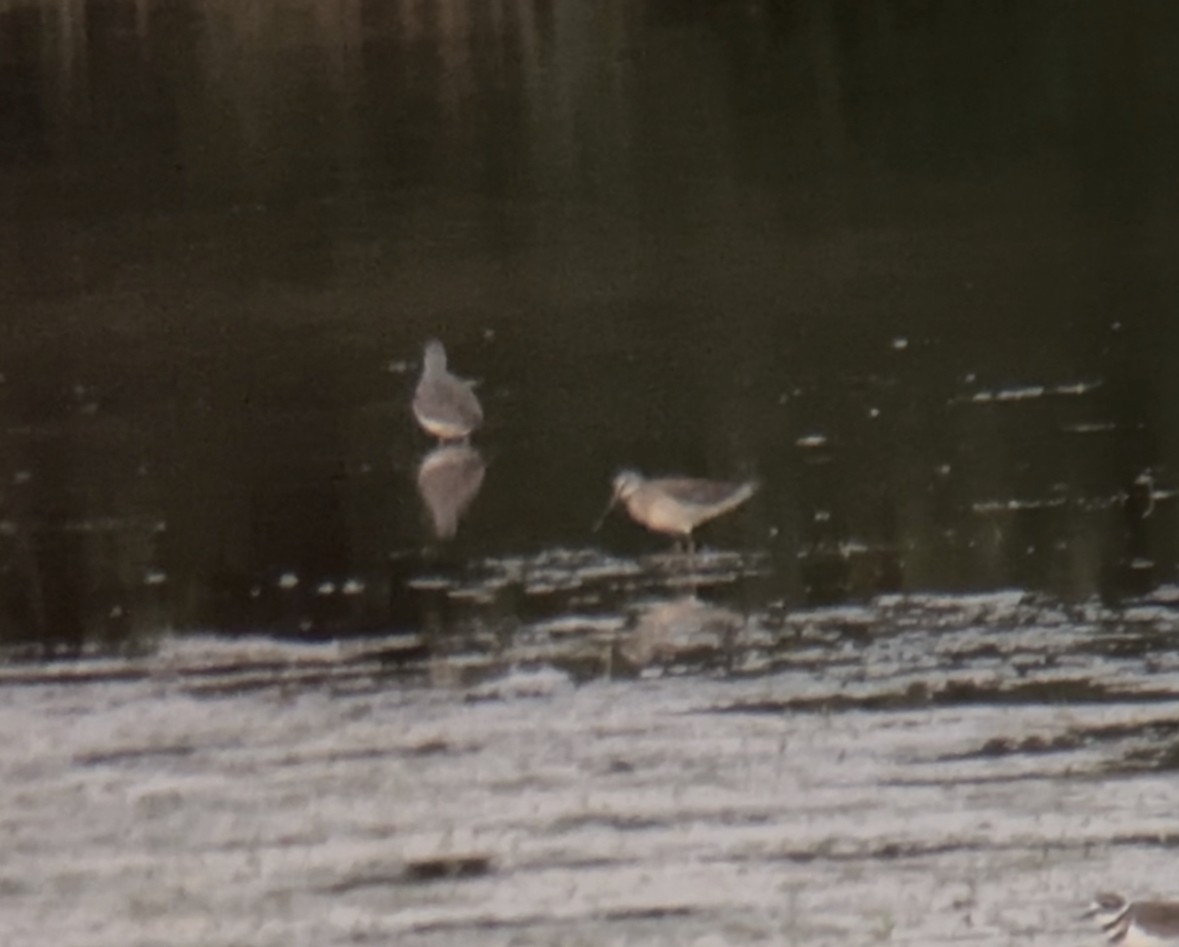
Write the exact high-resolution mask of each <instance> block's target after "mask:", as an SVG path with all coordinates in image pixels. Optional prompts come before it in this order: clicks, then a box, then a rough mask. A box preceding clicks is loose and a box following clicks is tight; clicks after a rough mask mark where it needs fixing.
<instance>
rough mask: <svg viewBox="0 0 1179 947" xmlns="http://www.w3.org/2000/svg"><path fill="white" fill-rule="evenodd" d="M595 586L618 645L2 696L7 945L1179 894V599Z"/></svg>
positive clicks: (717, 940) (564, 635) (753, 934)
mask: <svg viewBox="0 0 1179 947" xmlns="http://www.w3.org/2000/svg"><path fill="white" fill-rule="evenodd" d="M594 565H595V566H596V569H594V570H593V571H594V572H595V579H594V581H603V582H625V583H628V584H630V585H631V586H632V587H634V588H635V589H636V599H635V604H634V607H633V609H632V610H631V611H630V613H629V614H628V615H626V616H625V618H619V619H618V620H613V619H606V618H603V617H601V616H595V615H594V614H593V613H592V611H587V612H586V613H585V614H584V615H577V616H569V617H566V618H564V619H554V618H551V617H548V616H543V615H542V616H538V617H537V618H536V619H535V620H533V621H525V622H523V623H521V624H519V625H517V626H514V627H512V628H510V629H496V628H495V627H494V626H493V625H489V624H487V623H483V622H478V623H471V624H470V625H469V626H462V625H454V626H449V627H448V629H447V631H446V633H445V634H440V635H429V634H421V635H413V636H395V637H390V638H379V639H372V640H368V641H353V642H335V643H331V644H307V645H294V644H283V643H280V642H277V641H274V640H272V639H267V638H245V639H238V640H235V641H230V640H227V639H224V638H221V637H189V638H179V639H171V640H168V641H166V642H163V643H162V644H161V647H160V648H159V649H158V650H156V651H155V652H153V653H152V654H151V655H147V656H144V657H142V658H139V659H136V660H117V661H116V660H110V659H107V660H95V661H91V662H82V663H73V664H67V665H54V666H44V665H34V666H26V667H12V666H10V667H9V668H7V669H5V670H3V671H2V672H0V683H2V684H3V686H2V687H0V701H2V713H3V718H4V720H5V721H6V731H7V732H8V734H9V737H8V748H7V750H6V752H5V756H4V761H3V763H2V764H0V769H2V775H3V778H2V779H0V787H2V789H0V820H2V822H3V834H4V837H5V839H6V843H5V851H4V855H3V858H2V861H0V865H2V866H3V867H2V868H0V913H2V914H3V915H4V917H5V929H6V931H7V932H8V934H9V936H10V937H15V938H17V939H18V940H20V942H26V943H34V942H35V943H54V944H62V945H71V944H87V945H90V944H107V943H109V944H124V945H128V944H152V943H168V944H177V945H179V944H194V945H196V944H200V945H202V947H206V945H216V944H237V943H243V942H247V943H251V944H259V945H261V944H276V945H277V944H336V943H340V944H343V943H356V942H361V943H369V942H372V943H397V944H466V943H473V942H476V941H478V942H479V943H494V944H517V945H519V944H538V945H539V944H583V943H636V944H638V943H644V944H645V943H668V944H671V943H675V944H684V943H697V944H721V943H724V944H786V943H808V944H809V943H845V942H847V941H848V940H849V939H850V940H851V941H852V942H855V943H912V944H930V943H946V942H947V941H950V942H956V943H957V942H961V943H987V944H989V943H994V944H999V943H1011V942H1014V941H1022V940H1032V941H1034V942H1036V943H1052V944H1055V943H1059V944H1073V943H1077V942H1078V941H1081V942H1084V939H1086V938H1088V939H1089V940H1092V941H1093V942H1096V936H1095V935H1094V934H1092V933H1091V932H1085V929H1084V927H1083V926H1081V925H1080V922H1079V921H1078V918H1077V915H1078V913H1079V911H1080V909H1081V907H1082V906H1083V902H1084V900H1085V898H1086V897H1087V896H1088V894H1089V893H1090V892H1091V890H1093V889H1096V888H1099V887H1102V888H1103V887H1110V886H1114V887H1119V888H1124V889H1128V890H1134V891H1139V892H1146V891H1158V890H1160V889H1159V886H1160V884H1161V883H1164V882H1165V881H1166V879H1168V878H1170V877H1173V870H1172V864H1171V863H1172V862H1173V860H1174V848H1175V846H1176V845H1179V834H1177V833H1176V831H1175V822H1174V812H1175V810H1176V806H1177V805H1179V787H1177V785H1176V782H1175V780H1174V778H1173V773H1172V772H1171V771H1172V769H1173V768H1174V765H1175V746H1176V742H1175V741H1176V737H1177V732H1176V725H1175V718H1176V712H1177V711H1179V702H1177V700H1176V694H1177V693H1179V659H1176V658H1175V656H1174V655H1173V654H1172V653H1171V651H1170V649H1168V648H1167V647H1166V642H1167V640H1168V639H1169V637H1171V636H1173V635H1174V634H1175V633H1176V632H1177V631H1179V617H1177V614H1179V613H1177V612H1176V611H1175V604H1176V602H1177V601H1179V591H1176V590H1175V589H1165V590H1162V591H1160V593H1158V594H1157V595H1155V596H1152V597H1150V598H1148V599H1143V600H1141V601H1139V602H1136V603H1135V604H1134V605H1133V606H1132V607H1130V608H1128V609H1125V610H1120V609H1119V610H1111V609H1109V608H1106V607H1104V606H1102V605H1100V604H1098V603H1096V602H1091V603H1088V604H1084V605H1066V604H1062V603H1060V602H1052V601H1048V600H1044V599H1042V598H1040V597H1037V596H1034V595H1030V594H1027V593H1020V592H1009V593H998V594H991V595H980V596H974V597H935V596H930V597H914V598H908V597H897V596H886V597H882V598H879V599H877V600H874V601H871V602H868V603H865V604H864V605H862V606H857V607H850V608H819V609H810V610H793V609H789V608H787V607H784V606H771V607H770V608H768V609H760V610H751V611H745V612H742V611H741V610H740V608H739V607H738V606H736V604H735V603H734V602H733V601H732V600H726V601H724V602H720V601H714V600H712V599H710V598H705V597H703V596H702V595H701V596H696V595H692V594H691V593H684V594H680V595H673V594H667V595H664V596H662V597H660V596H656V595H652V594H649V593H650V591H651V588H650V587H649V586H647V585H645V583H646V582H648V581H649V580H650V578H651V576H650V574H649V573H647V572H646V571H645V570H644V571H641V572H640V571H637V570H634V569H631V568H627V567H626V566H624V565H621V564H620V563H617V562H611V561H604V562H597V563H595V564H594ZM717 565H718V566H719V565H720V564H719V563H718V564H717ZM737 565H741V564H740V563H731V562H726V563H724V567H725V568H726V569H730V568H733V567H734V566H737ZM745 565H750V564H745ZM568 576H569V572H568V571H567V563H555V562H552V561H550V562H548V563H546V564H544V565H540V566H538V567H537V569H536V580H535V584H534V585H533V586H532V587H531V588H532V593H531V594H536V595H545V594H548V593H549V590H551V589H552V588H553V586H554V585H556V584H561V583H563V582H565V581H566V580H567V578H568ZM491 581H497V580H491ZM587 584H588V583H587ZM449 591H450V593H454V592H457V591H458V589H457V588H451V589H450V590H449ZM665 592H670V590H667V589H665ZM523 594H525V595H527V594H529V593H528V592H524V593H523ZM1163 890H1164V891H1165V889H1163Z"/></svg>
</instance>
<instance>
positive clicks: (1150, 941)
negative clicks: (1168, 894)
mask: <svg viewBox="0 0 1179 947" xmlns="http://www.w3.org/2000/svg"><path fill="white" fill-rule="evenodd" d="M1085 917H1090V918H1093V919H1094V920H1095V921H1096V922H1097V924H1098V926H1099V927H1100V928H1101V930H1102V932H1103V933H1104V934H1105V939H1106V941H1107V942H1109V943H1111V944H1119V945H1120V947H1160V945H1165V944H1179V901H1127V900H1126V899H1125V898H1123V897H1122V896H1121V895H1120V894H1113V893H1109V892H1107V893H1103V894H1099V895H1097V897H1096V898H1094V899H1093V903H1092V904H1090V905H1089V909H1088V910H1087V911H1086V912H1085Z"/></svg>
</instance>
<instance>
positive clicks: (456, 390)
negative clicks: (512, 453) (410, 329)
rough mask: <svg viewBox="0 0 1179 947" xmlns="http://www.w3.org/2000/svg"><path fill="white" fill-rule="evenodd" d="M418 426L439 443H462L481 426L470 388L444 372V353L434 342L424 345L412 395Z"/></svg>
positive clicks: (433, 340)
mask: <svg viewBox="0 0 1179 947" xmlns="http://www.w3.org/2000/svg"><path fill="white" fill-rule="evenodd" d="M413 413H414V417H415V418H417V419H418V424H420V425H421V426H422V428H423V429H424V430H425V431H426V433H427V434H432V435H433V436H434V437H436V438H438V440H439V441H440V442H442V443H444V444H445V443H447V442H449V441H465V440H466V439H467V438H468V437H469V436H470V434H471V432H472V431H474V430H475V429H476V428H478V427H479V425H480V424H482V423H483V408H482V407H480V405H479V399H478V398H476V397H475V391H474V384H473V383H472V382H469V381H467V380H465V379H463V378H459V377H458V376H457V375H452V374H451V373H450V372H449V371H447V369H446V349H445V348H443V346H442V343H441V342H439V341H438V340H437V339H431V340H430V341H429V342H427V343H426V357H425V359H424V361H423V364H422V377H421V379H419V381H418V387H417V389H416V390H415V391H414V395H413Z"/></svg>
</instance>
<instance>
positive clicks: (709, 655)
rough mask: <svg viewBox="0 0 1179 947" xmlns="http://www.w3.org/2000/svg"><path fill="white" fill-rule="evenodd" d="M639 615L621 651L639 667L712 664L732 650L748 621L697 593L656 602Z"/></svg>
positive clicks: (621, 642)
mask: <svg viewBox="0 0 1179 947" xmlns="http://www.w3.org/2000/svg"><path fill="white" fill-rule="evenodd" d="M636 617H637V621H636V623H635V625H634V627H633V628H632V629H631V631H630V632H629V634H627V635H626V636H625V637H624V638H623V639H622V640H621V641H619V643H618V652H617V653H618V657H619V658H621V659H622V660H623V661H624V662H625V663H626V664H628V665H630V666H631V667H633V668H636V669H641V668H644V667H647V666H648V665H650V664H653V663H664V662H671V661H687V662H690V663H703V664H712V663H714V662H716V660H717V659H718V658H723V657H724V656H725V655H728V654H729V653H730V652H731V650H732V645H733V644H734V642H735V639H736V637H737V635H738V633H739V632H740V631H741V629H742V627H743V626H744V624H745V622H744V619H743V618H742V616H741V615H739V614H738V613H737V612H735V611H733V610H732V609H728V608H723V607H721V606H719V605H710V604H708V603H707V602H702V601H701V600H700V599H698V598H697V597H696V596H695V595H685V596H684V597H682V598H677V599H671V600H666V601H660V602H655V603H653V604H651V605H648V606H646V607H645V608H643V610H642V611H641V612H639V613H638V615H637V616H636Z"/></svg>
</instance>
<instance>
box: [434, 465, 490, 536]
mask: <svg viewBox="0 0 1179 947" xmlns="http://www.w3.org/2000/svg"><path fill="white" fill-rule="evenodd" d="M486 470H487V463H486V461H484V459H483V455H482V454H481V453H479V451H478V450H476V449H475V448H474V447H471V446H470V445H469V444H449V445H444V446H442V447H436V448H434V450H432V451H430V453H428V454H426V456H425V457H423V458H422V462H421V464H420V465H419V466H418V494H419V495H420V496H421V498H422V503H424V504H425V506H426V509H427V510H429V511H430V518H431V520H432V521H433V526H434V535H435V536H436V537H437V538H438V539H451V538H452V537H453V536H454V534H455V533H456V532H457V531H458V524H459V520H460V519H462V517H463V514H464V513H466V512H467V508H468V507H469V506H470V505H471V503H472V502H474V500H475V497H477V496H478V495H479V490H480V489H481V488H482V486H483V474H484V472H485V471H486Z"/></svg>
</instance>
